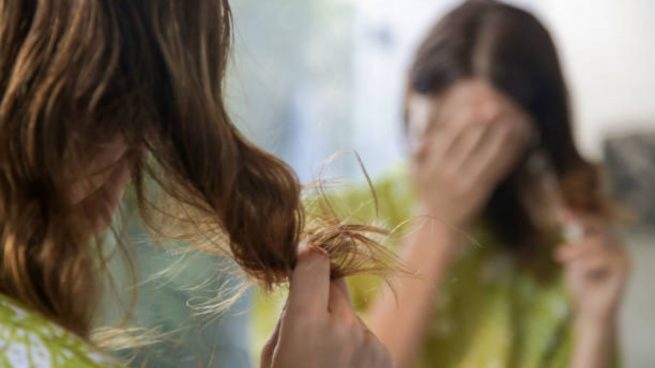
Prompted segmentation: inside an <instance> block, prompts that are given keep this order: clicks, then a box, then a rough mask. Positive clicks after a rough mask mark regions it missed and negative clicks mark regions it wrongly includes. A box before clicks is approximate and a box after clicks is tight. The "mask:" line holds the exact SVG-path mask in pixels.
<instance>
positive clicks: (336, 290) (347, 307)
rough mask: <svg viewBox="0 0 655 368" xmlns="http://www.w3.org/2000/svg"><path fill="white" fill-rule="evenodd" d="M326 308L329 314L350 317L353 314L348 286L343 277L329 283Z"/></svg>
mask: <svg viewBox="0 0 655 368" xmlns="http://www.w3.org/2000/svg"><path fill="white" fill-rule="evenodd" d="M328 310H329V311H330V314H331V315H337V316H341V317H350V316H352V315H354V313H355V312H354V311H353V307H352V304H351V302H350V295H349V293H348V288H347V286H346V283H345V282H344V280H343V279H338V280H335V281H333V282H332V283H331V284H330V301H329V306H328Z"/></svg>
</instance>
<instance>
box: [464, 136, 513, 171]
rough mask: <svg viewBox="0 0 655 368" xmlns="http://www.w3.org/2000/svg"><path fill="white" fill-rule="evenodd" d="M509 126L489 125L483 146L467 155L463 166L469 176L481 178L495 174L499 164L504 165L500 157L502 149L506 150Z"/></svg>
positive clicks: (499, 166)
mask: <svg viewBox="0 0 655 368" xmlns="http://www.w3.org/2000/svg"><path fill="white" fill-rule="evenodd" d="M509 130H510V127H509V126H508V125H507V124H493V125H490V127H489V133H488V134H487V137H486V138H487V139H485V140H484V142H483V146H481V147H480V148H479V149H477V150H476V151H475V155H472V156H470V157H469V161H468V162H467V163H466V165H465V167H466V169H467V170H468V172H469V176H470V177H475V178H482V177H487V176H489V174H490V173H491V174H493V175H497V173H498V172H500V170H499V169H500V168H501V166H503V165H505V164H506V163H505V162H504V161H505V160H500V159H499V158H502V156H503V155H502V154H503V151H507V148H508V146H507V141H508V140H509V133H510V132H509Z"/></svg>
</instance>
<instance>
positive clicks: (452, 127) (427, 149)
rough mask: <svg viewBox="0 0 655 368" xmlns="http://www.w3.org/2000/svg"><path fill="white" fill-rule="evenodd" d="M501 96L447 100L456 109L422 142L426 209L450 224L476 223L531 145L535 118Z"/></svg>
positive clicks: (418, 181) (418, 164)
mask: <svg viewBox="0 0 655 368" xmlns="http://www.w3.org/2000/svg"><path fill="white" fill-rule="evenodd" d="M501 101H503V102H502V103H499V102H498V101H496V102H494V103H492V104H487V105H484V104H483V105H471V104H466V103H465V102H461V103H459V102H457V100H455V101H451V102H450V103H449V104H445V103H444V106H445V105H447V106H449V107H450V110H444V111H442V113H441V114H440V117H439V118H438V119H437V120H436V121H433V122H431V127H430V128H428V129H427V132H425V134H424V135H423V136H422V138H421V142H420V143H419V144H418V146H417V147H416V150H415V152H414V160H413V165H412V176H413V181H414V185H415V187H416V190H417V192H418V196H419V200H420V202H421V205H422V206H423V209H422V210H424V211H426V212H428V214H429V215H432V216H435V217H436V218H438V219H442V220H444V221H445V222H446V223H447V225H450V226H454V227H463V226H466V225H468V224H470V222H471V221H473V219H474V218H475V217H476V216H477V215H478V214H479V212H480V211H481V210H482V207H483V206H484V205H485V203H486V201H487V200H488V198H489V196H490V195H491V193H492V191H493V190H494V188H495V187H496V186H497V185H498V183H499V182H500V181H501V180H502V179H503V178H504V176H506V175H507V173H508V172H509V171H510V170H511V168H512V165H514V164H515V162H516V160H517V159H518V157H519V156H520V155H521V154H522V153H523V152H524V150H525V148H526V146H527V142H528V140H529V137H530V134H531V124H530V121H529V118H528V117H527V116H526V115H525V114H523V113H522V112H521V111H520V109H518V108H516V107H515V106H513V105H512V104H511V103H510V102H509V101H504V100H501Z"/></svg>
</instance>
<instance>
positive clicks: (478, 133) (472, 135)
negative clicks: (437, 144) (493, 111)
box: [451, 124, 490, 168]
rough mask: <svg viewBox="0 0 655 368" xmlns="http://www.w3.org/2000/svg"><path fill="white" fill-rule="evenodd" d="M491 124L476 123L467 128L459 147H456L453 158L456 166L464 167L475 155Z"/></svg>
mask: <svg viewBox="0 0 655 368" xmlns="http://www.w3.org/2000/svg"><path fill="white" fill-rule="evenodd" d="M489 128H490V127H489V125H486V124H475V125H473V126H470V127H469V128H468V129H467V132H466V134H465V135H464V136H463V137H462V139H461V142H460V144H459V146H458V147H456V148H455V150H454V152H453V156H452V158H451V160H452V163H453V166H454V167H458V168H459V167H464V166H465V165H466V164H467V163H469V162H470V161H471V158H472V157H474V156H475V151H476V150H477V149H479V148H480V146H482V143H483V142H484V140H485V139H486V137H487V133H488V132H489V130H490V129H489Z"/></svg>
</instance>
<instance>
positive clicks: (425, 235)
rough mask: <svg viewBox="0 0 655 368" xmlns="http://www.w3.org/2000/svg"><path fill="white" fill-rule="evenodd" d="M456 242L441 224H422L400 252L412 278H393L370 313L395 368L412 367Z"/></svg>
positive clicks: (453, 253)
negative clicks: (413, 275)
mask: <svg viewBox="0 0 655 368" xmlns="http://www.w3.org/2000/svg"><path fill="white" fill-rule="evenodd" d="M459 242H460V237H459V236H458V234H456V233H455V232H454V231H452V230H451V229H449V228H447V227H445V226H444V225H442V224H440V223H434V224H426V225H423V226H422V227H421V228H420V229H419V230H418V231H417V232H415V233H414V234H412V235H410V237H409V238H408V239H407V242H406V243H405V247H404V248H403V253H402V258H403V262H404V263H405V265H406V266H407V268H408V269H409V271H411V272H413V273H415V277H412V276H409V277H408V276H398V277H394V278H392V280H391V284H392V285H393V286H392V287H393V291H392V290H391V289H390V288H389V287H385V288H384V290H382V292H381V293H380V294H379V296H378V297H377V299H376V300H375V302H374V303H373V306H372V308H371V310H370V311H369V321H370V325H371V328H372V330H373V331H374V332H375V333H376V335H377V336H378V337H379V338H380V340H381V341H382V342H383V343H384V344H385V345H386V346H387V348H388V349H389V351H390V352H391V354H392V356H393V358H394V360H395V362H396V366H397V367H398V368H406V367H411V366H413V363H414V359H415V357H416V355H417V353H418V349H419V347H420V346H421V344H422V341H423V339H424V335H425V330H426V326H427V325H429V320H430V317H431V311H432V306H433V303H434V298H435V297H436V293H435V291H436V290H437V288H438V286H439V284H440V283H441V281H442V278H443V276H444V275H445V273H446V272H447V270H448V268H449V266H450V264H451V263H452V260H453V258H454V257H455V255H456V254H455V253H456V250H457V248H458V247H457V246H458V243H459ZM394 292H395V295H394Z"/></svg>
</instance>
